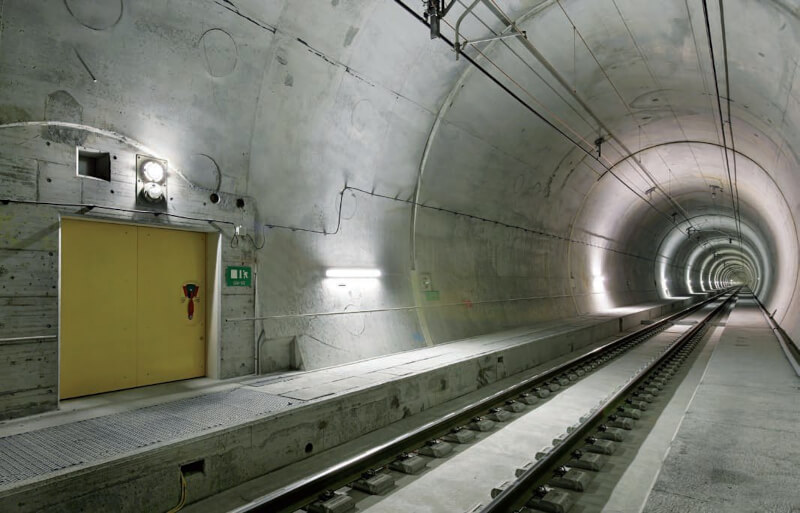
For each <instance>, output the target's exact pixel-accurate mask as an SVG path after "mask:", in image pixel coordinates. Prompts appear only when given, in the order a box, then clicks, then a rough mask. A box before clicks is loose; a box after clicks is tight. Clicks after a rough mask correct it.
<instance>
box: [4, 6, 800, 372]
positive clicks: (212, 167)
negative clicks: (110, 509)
mask: <svg viewBox="0 0 800 513" xmlns="http://www.w3.org/2000/svg"><path fill="white" fill-rule="evenodd" d="M406 3H407V4H408V5H407V6H406V7H404V6H403V5H402V4H403V2H401V1H394V0H374V1H369V2H366V1H360V0H359V1H356V0H350V1H348V0H331V1H322V0H315V1H309V2H291V1H288V0H281V1H278V0H274V1H269V2H263V1H260V0H238V1H237V0H234V1H225V2H215V1H211V0H208V1H206V0H203V1H200V2H198V1H195V0H174V1H172V2H166V3H165V2H154V1H135V2H134V1H129V0H124V1H123V0H117V1H110V2H106V3H97V2H93V1H90V0H69V1H66V2H63V1H61V0H46V1H42V2H35V3H30V2H23V1H21V0H17V1H13V0H11V1H9V0H7V1H6V2H4V3H3V11H2V16H3V23H2V25H0V26H1V27H2V30H3V46H2V76H3V82H2V84H0V104H2V105H1V106H2V109H0V121H2V126H3V127H4V128H6V129H9V130H18V131H20V134H21V135H20V136H19V137H20V139H22V138H24V136H25V133H23V131H24V130H27V129H30V128H36V129H37V130H38V129H39V127H40V126H41V124H45V125H46V124H48V123H62V124H63V123H68V124H69V125H65V126H69V127H77V128H75V129H76V130H88V131H91V132H92V134H94V135H95V136H97V137H101V136H103V137H109V138H116V139H118V140H123V141H125V142H127V143H131V144H132V142H134V141H135V142H137V143H141V144H142V145H143V146H144V147H147V148H151V149H152V152H153V153H154V154H157V155H160V156H164V157H165V158H168V159H169V161H170V164H171V166H172V165H173V164H174V166H175V167H176V169H180V170H181V173H182V174H181V175H180V176H183V177H185V178H186V182H187V183H185V184H184V183H183V182H181V184H182V185H181V186H186V187H190V188H191V187H196V186H199V187H201V189H203V190H204V189H220V190H222V191H224V192H226V193H230V194H237V195H244V196H247V197H248V203H247V205H248V206H247V208H246V209H245V211H246V213H248V214H252V215H253V216H255V218H256V220H257V223H258V225H257V226H256V227H255V228H256V231H257V232H258V233H260V232H261V230H262V225H267V226H271V227H275V226H288V227H292V228H295V229H294V230H279V229H276V230H266V231H265V232H264V233H266V236H267V241H268V243H267V244H266V245H264V246H263V247H259V246H256V247H255V248H253V251H254V252H255V253H256V254H257V255H258V260H259V262H260V264H259V265H263V268H261V269H260V270H261V273H260V275H259V276H260V277H259V291H258V299H257V304H258V305H259V306H258V308H260V309H261V312H257V313H261V314H271V313H278V314H282V313H287V312H288V313H303V312H308V311H328V310H344V309H350V310H357V309H368V308H394V307H403V306H406V305H416V306H419V307H420V309H419V310H418V311H417V312H416V313H410V312H409V311H405V312H403V313H393V314H391V316H387V317H381V318H375V319H371V318H370V319H363V318H361V319H355V317H354V316H353V317H344V318H341V319H338V318H330V319H326V320H321V319H317V320H313V321H308V322H307V323H306V324H302V325H299V324H298V323H297V322H295V321H291V322H290V321H286V322H278V321H276V322H274V323H272V324H270V325H269V326H268V327H265V328H264V329H265V330H267V331H269V332H270V334H271V335H272V336H274V337H282V336H294V335H295V334H297V333H299V332H303V333H307V334H308V335H309V336H310V337H311V338H312V339H313V340H315V341H318V342H319V346H318V347H316V346H315V351H316V350H318V351H319V352H320V353H324V352H326V351H327V352H328V353H329V355H328V356H326V357H325V358H324V359H323V360H324V363H326V364H332V363H337V362H340V361H345V360H352V359H356V358H361V357H368V356H372V355H374V354H380V353H385V352H389V351H392V350H401V349H408V348H411V347H416V346H418V345H419V344H423V343H431V342H432V343H436V342H440V341H444V340H450V339H453V338H456V337H461V336H468V335H473V334H476V333H481V332H487V331H491V330H497V329H501V328H504V327H510V326H515V325H521V324H524V323H526V322H531V321H534V320H541V319H554V318H559V317H564V316H568V315H577V314H582V313H587V312H594V311H598V310H603V309H606V308H611V307H618V306H622V305H626V304H632V303H636V302H643V301H648V300H653V299H656V298H659V297H661V298H664V297H667V296H681V295H687V294H692V293H698V292H702V291H704V290H707V289H709V288H714V287H718V286H722V285H724V284H727V283H733V282H737V283H738V282H746V283H747V284H748V285H750V286H751V287H752V288H753V289H754V290H755V291H756V292H757V294H758V295H759V297H760V298H761V299H762V300H763V301H764V302H765V303H766V304H767V306H768V308H769V309H770V311H773V310H776V309H777V310H778V311H779V314H778V315H777V316H776V319H777V320H779V321H780V322H781V323H782V324H783V325H784V328H785V329H787V331H788V332H789V333H790V334H792V335H793V336H795V337H797V336H798V335H799V334H800V303H798V302H799V301H800V294H798V293H797V289H798V288H799V287H800V281H798V280H799V278H800V276H799V275H798V270H799V269H798V267H799V264H798V256H797V255H798V252H799V250H800V243H799V242H798V240H799V239H798V233H800V232H798V227H797V223H796V220H797V219H798V215H800V203H798V199H797V198H798V194H797V193H798V188H800V182H799V181H798V180H799V179H800V174H798V171H799V169H798V167H799V166H798V164H799V162H800V156H799V155H798V150H797V149H798V148H800V84H798V81H799V80H800V79H799V77H798V73H797V71H798V55H800V7H798V6H797V5H796V3H792V2H787V1H785V0H760V1H759V0H727V1H725V2H713V1H704V0H667V1H659V2H655V1H653V2H645V1H641V0H559V1H556V0H485V1H484V0H480V1H478V2H475V9H474V10H473V11H472V13H471V14H469V15H467V16H465V18H464V21H463V23H462V25H461V38H462V40H463V39H464V38H466V39H467V40H468V41H475V40H477V39H480V38H485V37H489V36H493V35H496V34H505V35H508V34H509V33H510V31H512V30H513V28H511V27H510V24H511V22H512V21H513V23H514V24H515V26H516V27H518V28H519V29H520V30H522V31H524V32H525V34H526V37H525V38H520V37H509V38H505V39H502V40H497V41H492V42H487V43H476V44H468V45H467V46H466V47H465V48H464V54H465V55H463V56H461V57H460V58H459V59H456V55H455V53H454V52H453V50H452V48H451V47H450V46H448V45H447V44H446V43H445V42H443V41H441V40H431V39H430V37H429V31H428V28H427V27H425V26H424V25H423V24H422V23H421V22H420V21H419V20H418V19H415V17H414V16H413V15H412V13H416V14H417V15H421V13H422V9H421V8H420V3H419V2H413V3H412V2H410V1H409V2H406ZM470 4H472V2H467V1H466V0H463V1H458V2H456V3H455V5H454V7H453V9H452V10H451V11H450V12H449V13H448V15H447V16H446V17H445V19H444V20H443V24H442V34H443V35H444V36H445V37H447V38H449V39H451V40H452V39H453V28H452V27H453V26H455V24H456V22H457V19H458V18H459V16H461V14H462V13H463V12H464V11H465V9H466V7H467V6H468V5H470ZM721 7H724V12H721V10H720V8H721ZM723 20H724V30H723V23H722V22H723ZM10 34H25V37H11V35H10ZM712 48H713V51H712ZM466 57H469V58H471V59H473V60H474V62H475V63H476V64H477V65H478V66H480V68H482V70H483V71H482V70H481V69H479V68H477V67H476V66H473V65H472V64H470V63H469V62H467V59H466ZM37 123H38V124H37ZM59 126H62V125H59ZM50 129H51V130H59V129H60V128H58V127H56V128H53V127H52V126H51V127H50ZM34 135H35V134H34ZM345 186H348V187H351V189H344V187H345ZM437 209H443V210H437ZM454 212H458V213H461V214H466V215H456V214H454ZM204 213H205V212H204ZM243 219H244V216H243ZM297 228H299V229H297ZM333 233H335V235H333V236H332V235H330V234H333ZM715 254H716V255H717V256H716V257H714V255H715ZM336 265H340V266H376V267H380V268H381V269H382V270H383V271H384V278H383V279H382V280H381V282H380V283H378V284H373V285H370V286H366V285H365V286H364V287H361V288H358V287H351V288H348V289H339V288H335V287H334V288H330V287H327V288H326V286H325V284H324V280H322V279H321V278H320V277H319V275H320V273H319V269H320V268H324V267H330V266H336ZM409 270H411V271H412V273H411V274H410V275H409ZM419 272H423V273H430V276H431V277H432V280H433V284H434V286H435V288H436V290H438V291H441V294H442V296H441V302H442V304H444V305H449V304H468V305H469V308H466V309H460V310H455V309H449V307H441V308H438V307H437V308H427V306H428V305H427V303H425V300H424V299H421V296H420V295H419V291H417V290H416V289H417V287H418V286H417V285H416V280H417V278H418V277H417V275H416V274H415V273H419ZM473 305H475V308H473ZM479 305H483V306H479ZM423 307H424V308H423ZM386 319H390V321H386ZM400 339H402V340H406V339H407V340H410V341H412V342H409V343H408V345H403V344H398V343H397V342H396V341H397V340H400ZM354 340H355V342H354ZM363 341H367V342H368V343H366V342H363ZM315 343H316V342H315ZM415 344H416V345H415ZM328 353H326V354H328Z"/></svg>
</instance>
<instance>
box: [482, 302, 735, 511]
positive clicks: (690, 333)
mask: <svg viewBox="0 0 800 513" xmlns="http://www.w3.org/2000/svg"><path fill="white" fill-rule="evenodd" d="M738 293H739V289H738V288H737V290H735V291H733V292H731V293H730V296H728V297H727V298H726V299H725V300H724V301H722V302H721V303H720V304H719V306H717V307H716V308H714V309H713V310H712V311H711V312H710V313H709V314H708V315H707V316H705V317H704V318H703V320H702V321H700V322H698V323H697V324H695V325H694V326H692V327H691V328H690V329H689V330H687V331H686V332H685V333H684V334H683V335H681V336H680V337H679V338H678V340H676V341H675V342H673V344H672V345H671V346H670V348H669V349H668V350H667V351H665V352H664V353H663V354H662V355H661V356H659V358H657V359H656V360H654V361H652V362H651V363H650V364H649V365H647V366H646V367H645V368H644V369H643V370H642V371H641V372H640V373H639V375H638V376H637V377H636V378H635V379H633V380H632V381H630V382H629V383H628V384H627V385H625V386H624V387H622V388H621V389H620V390H619V391H617V392H616V393H614V394H613V395H612V396H611V397H610V398H609V399H608V400H606V401H605V402H604V404H603V406H602V407H600V408H598V409H597V410H596V411H595V412H594V413H593V414H591V415H590V416H589V417H588V418H587V419H586V420H585V421H584V422H583V423H582V424H581V426H580V427H578V428H577V429H575V430H573V431H572V432H570V433H568V434H567V436H566V437H565V438H564V440H563V441H562V442H561V443H559V444H558V445H557V446H556V447H555V448H554V449H553V450H552V451H551V452H549V453H548V454H547V455H546V456H545V457H543V458H542V459H541V460H539V461H538V462H536V464H534V465H533V466H531V467H530V468H529V469H528V470H527V471H526V472H525V473H524V474H522V475H521V476H519V478H518V479H517V480H516V481H514V482H513V483H511V484H510V485H509V486H508V487H507V488H506V489H505V490H503V491H502V492H500V493H499V494H498V495H497V496H496V497H495V498H494V499H492V501H491V502H490V503H489V504H487V505H486V506H485V507H484V508H483V509H481V510H480V511H481V513H509V512H512V511H516V510H517V509H518V508H520V507H522V506H524V505H525V503H526V502H527V501H528V500H529V499H530V496H531V495H532V493H533V490H534V488H535V486H536V484H538V483H540V482H541V481H542V480H546V479H549V478H550V477H551V476H552V470H553V468H555V467H558V465H559V464H560V462H562V461H563V460H565V459H567V458H569V456H570V454H571V453H572V451H573V449H574V447H573V446H574V445H575V444H576V443H579V442H581V441H583V440H584V439H585V438H586V437H587V436H588V435H589V434H590V433H591V432H592V431H593V430H594V429H595V428H596V427H597V426H598V424H600V423H601V421H602V420H603V419H604V418H605V417H606V416H608V415H611V414H612V413H613V412H614V411H615V410H616V408H617V406H618V404H619V403H620V402H621V401H622V400H623V399H624V398H625V397H626V396H627V395H628V394H630V393H631V392H633V391H634V390H636V388H637V387H639V386H640V385H641V384H642V382H644V381H645V380H646V379H647V378H648V377H649V375H650V373H651V372H652V371H653V370H655V369H657V368H658V367H659V366H661V365H662V364H663V363H664V362H665V361H668V360H669V359H670V358H671V357H672V356H673V355H674V354H675V353H676V352H677V351H678V350H679V349H680V348H681V347H683V346H684V344H685V343H686V342H687V341H689V340H691V339H692V337H694V336H695V335H696V334H698V333H699V332H700V331H701V330H702V329H703V328H704V327H705V326H706V325H707V324H708V322H709V320H711V319H712V318H713V317H715V316H716V315H717V314H718V313H719V312H720V310H722V308H724V307H725V305H727V304H728V302H730V301H731V299H733V298H734V297H736V295H737V294H738ZM718 297H719V295H718V296H715V298H714V299H716V298H718Z"/></svg>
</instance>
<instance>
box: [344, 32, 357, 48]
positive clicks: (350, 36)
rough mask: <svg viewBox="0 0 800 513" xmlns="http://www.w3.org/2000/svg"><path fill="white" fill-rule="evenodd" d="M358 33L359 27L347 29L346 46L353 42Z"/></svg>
mask: <svg viewBox="0 0 800 513" xmlns="http://www.w3.org/2000/svg"><path fill="white" fill-rule="evenodd" d="M356 34H358V27H350V28H349V29H347V34H345V35H344V46H345V47H347V46H350V45H351V44H352V43H353V38H355V37H356Z"/></svg>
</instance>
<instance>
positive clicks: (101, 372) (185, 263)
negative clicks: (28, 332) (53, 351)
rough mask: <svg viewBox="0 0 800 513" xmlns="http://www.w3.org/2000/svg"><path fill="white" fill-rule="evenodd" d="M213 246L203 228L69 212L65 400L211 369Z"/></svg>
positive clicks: (65, 225) (64, 254)
mask: <svg viewBox="0 0 800 513" xmlns="http://www.w3.org/2000/svg"><path fill="white" fill-rule="evenodd" d="M205 254H206V236H205V234H204V233H197V232H186V231H179V230H171V229H164V228H150V227H144V226H134V225H126V224H117V223H106V222H96V221H82V220H74V219H66V218H65V219H62V223H61V301H60V308H61V337H60V341H61V355H60V360H61V373H60V375H61V379H60V392H61V398H62V399H66V398H69V397H79V396H84V395H89V394H97V393H100V392H108V391H112V390H121V389H124V388H132V387H138V386H144V385H152V384H155V383H163V382H167V381H175V380H179V379H187V378H193V377H198V376H205V374H206V370H205V360H206V349H205V347H206V344H205V334H206V329H205V322H206V320H205V317H206V308H205V293H206V292H207V289H206V280H205V275H206V262H205ZM189 285H195V286H197V287H199V288H198V293H197V297H196V298H194V299H193V304H194V305H193V306H194V313H193V315H192V318H191V319H189V299H187V298H186V294H185V291H184V286H189ZM187 288H191V287H187Z"/></svg>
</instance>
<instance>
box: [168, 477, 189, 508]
mask: <svg viewBox="0 0 800 513" xmlns="http://www.w3.org/2000/svg"><path fill="white" fill-rule="evenodd" d="M184 504H186V478H185V477H184V476H183V472H181V500H180V501H178V504H177V505H176V506H175V507H174V508H172V509H171V510H169V511H167V513H177V512H178V511H180V510H181V509H183V506H184Z"/></svg>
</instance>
